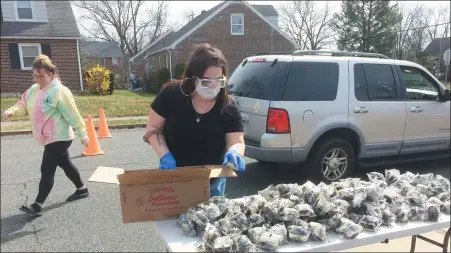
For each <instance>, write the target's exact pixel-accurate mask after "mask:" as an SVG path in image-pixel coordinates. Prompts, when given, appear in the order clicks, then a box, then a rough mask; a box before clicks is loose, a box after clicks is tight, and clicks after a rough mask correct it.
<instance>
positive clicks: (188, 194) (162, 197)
mask: <svg viewBox="0 0 451 253" xmlns="http://www.w3.org/2000/svg"><path fill="white" fill-rule="evenodd" d="M217 177H236V174H235V172H234V171H233V169H232V168H230V167H228V166H227V167H224V166H197V167H184V168H177V169H176V170H155V169H154V170H139V171H124V173H123V174H119V175H117V179H118V181H119V190H120V198H121V209H122V222H123V223H133V222H145V221H159V220H169V219H177V218H178V217H179V216H180V214H182V213H183V212H186V211H187V210H188V208H190V207H193V206H196V205H198V204H199V203H201V202H204V201H206V200H208V199H209V198H210V178H217Z"/></svg>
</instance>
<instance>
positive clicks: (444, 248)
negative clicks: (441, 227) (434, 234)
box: [443, 228, 451, 253]
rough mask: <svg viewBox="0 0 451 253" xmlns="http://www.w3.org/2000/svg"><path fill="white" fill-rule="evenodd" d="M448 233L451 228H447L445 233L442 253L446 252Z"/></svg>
mask: <svg viewBox="0 0 451 253" xmlns="http://www.w3.org/2000/svg"><path fill="white" fill-rule="evenodd" d="M450 232H451V228H449V229H448V231H446V234H445V238H444V239H443V252H444V253H446V252H448V242H449V235H450Z"/></svg>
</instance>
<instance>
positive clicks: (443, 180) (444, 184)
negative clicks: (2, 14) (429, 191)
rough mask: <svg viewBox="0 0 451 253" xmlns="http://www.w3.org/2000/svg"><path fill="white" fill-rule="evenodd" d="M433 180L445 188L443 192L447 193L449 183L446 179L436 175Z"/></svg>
mask: <svg viewBox="0 0 451 253" xmlns="http://www.w3.org/2000/svg"><path fill="white" fill-rule="evenodd" d="M434 180H435V181H437V182H439V183H440V184H441V185H442V186H443V187H444V188H445V191H449V190H450V189H451V187H450V182H449V180H448V179H447V178H444V177H442V176H441V175H436V176H435V178H434Z"/></svg>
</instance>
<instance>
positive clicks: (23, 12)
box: [16, 0, 33, 20]
mask: <svg viewBox="0 0 451 253" xmlns="http://www.w3.org/2000/svg"><path fill="white" fill-rule="evenodd" d="M16 10H17V19H19V20H21V19H25V20H30V19H33V9H32V7H31V1H30V0H20V1H16Z"/></svg>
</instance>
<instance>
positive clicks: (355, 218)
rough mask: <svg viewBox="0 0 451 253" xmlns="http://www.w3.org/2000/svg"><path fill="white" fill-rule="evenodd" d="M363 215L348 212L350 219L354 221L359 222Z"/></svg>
mask: <svg viewBox="0 0 451 253" xmlns="http://www.w3.org/2000/svg"><path fill="white" fill-rule="evenodd" d="M362 217H363V215H361V214H356V213H348V219H350V220H351V221H352V222H354V223H356V224H359V221H360V219H362Z"/></svg>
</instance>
